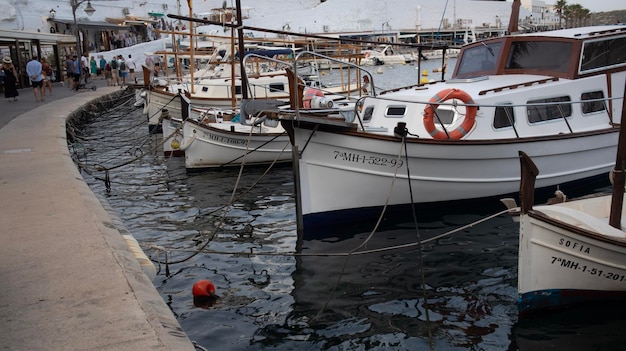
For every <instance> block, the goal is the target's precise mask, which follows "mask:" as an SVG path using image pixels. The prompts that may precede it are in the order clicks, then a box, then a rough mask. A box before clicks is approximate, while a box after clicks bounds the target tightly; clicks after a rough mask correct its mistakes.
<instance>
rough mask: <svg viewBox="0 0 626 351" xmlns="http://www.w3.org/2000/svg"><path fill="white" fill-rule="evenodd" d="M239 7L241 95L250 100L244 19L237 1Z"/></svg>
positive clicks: (238, 34)
mask: <svg viewBox="0 0 626 351" xmlns="http://www.w3.org/2000/svg"><path fill="white" fill-rule="evenodd" d="M236 5H237V38H238V39H239V64H240V68H241V95H242V98H243V99H247V98H248V77H247V76H246V67H245V65H244V64H243V55H244V49H245V45H244V42H243V18H242V17H241V16H242V15H241V0H237V1H236Z"/></svg>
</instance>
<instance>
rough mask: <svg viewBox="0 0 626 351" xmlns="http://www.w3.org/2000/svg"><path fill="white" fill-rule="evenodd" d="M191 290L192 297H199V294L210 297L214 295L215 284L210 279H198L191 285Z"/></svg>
mask: <svg viewBox="0 0 626 351" xmlns="http://www.w3.org/2000/svg"><path fill="white" fill-rule="evenodd" d="M191 292H192V294H193V297H199V296H207V297H211V296H215V285H213V283H211V281H209V280H206V279H202V280H198V281H197V282H196V283H195V284H194V285H193V289H192V290H191Z"/></svg>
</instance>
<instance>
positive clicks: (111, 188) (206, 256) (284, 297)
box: [70, 63, 626, 350]
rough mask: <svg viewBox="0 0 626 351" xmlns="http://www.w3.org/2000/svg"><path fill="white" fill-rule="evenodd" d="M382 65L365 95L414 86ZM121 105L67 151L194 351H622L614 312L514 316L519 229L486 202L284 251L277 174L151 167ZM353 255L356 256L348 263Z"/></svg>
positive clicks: (157, 153) (346, 231)
mask: <svg viewBox="0 0 626 351" xmlns="http://www.w3.org/2000/svg"><path fill="white" fill-rule="evenodd" d="M433 64H434V63H433ZM381 68H382V70H383V71H382V73H378V74H377V75H376V78H377V86H386V85H389V86H388V87H385V88H392V87H394V86H401V85H405V84H406V85H408V84H413V83H415V81H417V79H419V74H420V72H417V69H416V66H411V65H402V66H396V67H394V68H389V67H384V66H382V67H381ZM374 69H375V68H374ZM425 69H431V68H428V67H425ZM328 74H332V72H328ZM404 81H406V83H404ZM133 102H134V100H133V99H130V100H128V101H127V102H125V103H121V104H119V106H118V107H116V108H114V109H110V110H108V111H104V112H103V113H100V114H94V115H92V116H90V117H89V118H87V119H86V121H85V123H84V124H82V125H80V126H73V128H74V129H72V130H74V132H73V133H74V134H75V135H74V136H73V137H72V138H71V140H72V141H73V142H72V144H71V145H70V152H71V154H72V155H73V157H74V158H75V159H76V161H77V164H78V165H79V166H80V167H81V171H82V174H83V177H84V178H85V180H86V181H87V182H88V184H89V185H90V187H91V189H92V190H93V191H94V193H95V194H96V195H98V196H99V197H101V199H102V200H103V201H106V202H108V204H110V206H111V208H113V209H114V211H115V212H116V213H115V214H116V215H117V216H119V218H120V219H121V220H122V222H123V223H124V225H125V226H126V228H127V229H128V230H129V231H130V232H131V233H132V234H133V236H135V238H136V239H137V240H138V241H139V243H140V244H141V247H142V248H143V250H144V251H145V252H146V254H148V255H149V256H150V257H151V259H152V260H153V262H155V264H156V266H157V268H158V275H157V277H156V279H155V280H154V284H155V286H156V288H157V289H158V291H159V292H160V294H161V295H162V297H163V299H164V300H165V301H166V303H167V304H168V305H169V306H170V308H171V310H172V312H173V313H174V315H175V316H176V318H177V319H178V320H179V322H180V324H181V326H182V327H183V329H184V330H185V332H186V333H187V335H188V336H189V338H190V339H191V340H192V341H194V342H196V343H197V345H198V349H207V350H214V349H219V350H296V349H297V350H429V349H434V350H622V349H623V345H624V344H625V343H626V334H624V333H623V330H624V328H625V327H626V318H624V317H623V316H624V312H626V304H624V305H615V304H613V305H610V306H608V305H592V306H581V307H576V308H570V309H567V310H563V311H558V312H555V311H552V312H546V313H541V314H538V315H533V316H524V317H520V316H519V315H518V311H517V306H516V299H517V289H516V286H517V250H518V247H517V246H518V225H519V224H518V223H517V222H514V221H513V219H512V218H511V217H510V216H509V215H506V214H501V215H497V216H495V217H493V218H490V219H487V220H484V221H483V219H485V218H488V217H489V216H490V215H492V214H495V213H498V212H499V211H501V210H503V209H504V207H503V206H502V205H500V204H484V205H480V206H472V207H469V208H464V209H456V210H452V209H451V210H450V211H441V212H437V213H429V214H427V215H426V214H422V213H419V212H418V213H417V214H416V219H415V220H413V219H412V218H407V219H405V220H399V221H394V222H383V223H382V224H381V226H380V228H378V230H377V231H376V233H374V234H373V235H371V236H370V234H371V232H372V230H373V227H372V226H365V225H363V226H353V227H349V228H335V230H334V231H333V235H326V236H325V238H324V239H320V240H311V241H304V242H301V243H298V240H297V235H296V218H295V193H294V181H293V174H292V171H291V167H290V166H281V167H244V168H239V167H235V168H231V169H220V170H214V171H207V172H200V173H187V172H186V171H185V167H184V160H183V159H182V158H166V157H163V154H162V148H161V135H149V134H148V133H147V129H148V127H147V120H146V118H145V116H143V115H142V113H141V112H142V111H141V108H140V107H134V106H133ZM459 228H460V230H458V231H455V230H457V229H459ZM418 239H421V240H423V241H425V242H426V243H425V244H424V245H423V247H422V249H421V250H418V248H417V246H415V245H410V244H414V243H415V242H417V240H418ZM365 242H367V244H366V245H365V246H364V247H361V246H362V244H364V243H365ZM404 244H407V245H408V246H406V247H404V248H395V249H389V250H383V249H385V248H390V247H394V246H397V245H404ZM357 248H359V249H360V250H361V251H363V250H367V251H368V253H366V254H359V255H356V254H352V255H350V254H349V253H351V252H353V251H354V250H355V249H357ZM377 249H381V250H380V251H379V250H377ZM202 279H208V280H210V281H212V282H213V283H214V284H215V287H216V293H217V295H218V298H217V299H215V300H214V301H203V302H199V301H194V298H193V296H192V286H193V285H194V283H195V282H197V281H199V280H202Z"/></svg>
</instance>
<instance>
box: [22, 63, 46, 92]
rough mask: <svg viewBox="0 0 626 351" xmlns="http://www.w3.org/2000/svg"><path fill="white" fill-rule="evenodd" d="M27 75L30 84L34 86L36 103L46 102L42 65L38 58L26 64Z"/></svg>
mask: <svg viewBox="0 0 626 351" xmlns="http://www.w3.org/2000/svg"><path fill="white" fill-rule="evenodd" d="M26 74H28V78H29V79H30V84H31V85H32V86H33V92H34V93H35V101H37V102H39V101H44V99H43V92H44V90H43V74H42V65H41V62H39V60H38V59H37V56H33V58H32V60H30V61H28V63H27V64H26Z"/></svg>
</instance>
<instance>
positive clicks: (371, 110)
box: [363, 106, 374, 122]
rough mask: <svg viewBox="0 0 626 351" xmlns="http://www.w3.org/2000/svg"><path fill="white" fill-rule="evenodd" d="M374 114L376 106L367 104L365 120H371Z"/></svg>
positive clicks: (364, 113)
mask: <svg viewBox="0 0 626 351" xmlns="http://www.w3.org/2000/svg"><path fill="white" fill-rule="evenodd" d="M373 114H374V106H367V107H366V108H365V111H364V112H363V122H367V121H371V120H372V115H373Z"/></svg>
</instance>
